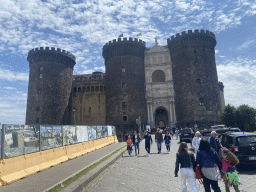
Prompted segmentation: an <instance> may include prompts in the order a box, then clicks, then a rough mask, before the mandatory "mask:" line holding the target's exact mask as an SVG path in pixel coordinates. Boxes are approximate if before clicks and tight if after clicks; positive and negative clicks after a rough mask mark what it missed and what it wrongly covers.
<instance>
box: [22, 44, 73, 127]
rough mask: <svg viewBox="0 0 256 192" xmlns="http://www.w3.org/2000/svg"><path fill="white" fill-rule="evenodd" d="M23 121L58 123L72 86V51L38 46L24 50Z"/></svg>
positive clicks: (27, 122)
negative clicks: (26, 67) (25, 96)
mask: <svg viewBox="0 0 256 192" xmlns="http://www.w3.org/2000/svg"><path fill="white" fill-rule="evenodd" d="M27 60H28V61H29V67H30V72H29V86H28V99H27V112H26V124H62V120H63V115H64V112H65V110H66V108H67V106H68V103H69V97H70V92H71V86H72V76H73V67H74V65H75V57H74V55H72V54H70V53H69V52H66V51H65V50H60V49H57V50H55V48H51V49H49V47H46V48H45V49H44V48H43V47H40V49H38V48H36V49H32V50H31V51H29V53H28V57H27Z"/></svg>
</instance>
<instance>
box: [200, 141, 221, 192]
mask: <svg viewBox="0 0 256 192" xmlns="http://www.w3.org/2000/svg"><path fill="white" fill-rule="evenodd" d="M196 163H197V164H199V166H200V169H201V172H202V177H203V182H204V189H205V192H210V191H211V188H210V186H211V187H212V189H213V190H214V192H221V190H220V187H219V185H218V169H219V170H221V168H222V163H221V161H220V158H219V156H218V154H217V152H216V151H215V150H213V149H212V148H211V146H210V143H209V142H208V141H207V140H204V139H202V140H201V141H200V145H199V149H198V151H197V156H196Z"/></svg>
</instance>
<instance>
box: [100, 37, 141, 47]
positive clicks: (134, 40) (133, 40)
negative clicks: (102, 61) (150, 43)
mask: <svg viewBox="0 0 256 192" xmlns="http://www.w3.org/2000/svg"><path fill="white" fill-rule="evenodd" d="M127 43H133V44H134V43H135V44H138V45H142V46H146V43H145V41H142V40H141V39H137V38H132V37H129V38H128V39H127V37H124V38H123V39H122V38H118V39H113V40H112V41H109V42H107V43H106V44H105V45H104V46H103V49H106V48H108V47H111V46H114V45H119V44H127Z"/></svg>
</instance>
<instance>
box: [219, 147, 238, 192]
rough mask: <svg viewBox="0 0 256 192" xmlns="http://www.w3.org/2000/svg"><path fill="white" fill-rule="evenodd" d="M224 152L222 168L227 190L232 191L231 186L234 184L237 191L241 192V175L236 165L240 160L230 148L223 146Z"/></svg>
mask: <svg viewBox="0 0 256 192" xmlns="http://www.w3.org/2000/svg"><path fill="white" fill-rule="evenodd" d="M221 153H222V157H223V159H222V169H221V176H222V178H223V181H224V183H225V187H226V192H230V186H233V187H234V189H235V191H236V192H239V191H240V190H239V188H238V186H239V185H240V184H241V181H240V178H239V175H238V174H237V171H236V165H238V164H239V160H238V158H237V157H236V155H235V154H234V153H232V152H231V151H230V150H228V149H226V148H223V147H222V149H221Z"/></svg>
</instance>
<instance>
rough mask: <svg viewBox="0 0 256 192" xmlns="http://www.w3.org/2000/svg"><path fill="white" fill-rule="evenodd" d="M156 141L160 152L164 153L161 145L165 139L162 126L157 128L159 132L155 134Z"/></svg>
mask: <svg viewBox="0 0 256 192" xmlns="http://www.w3.org/2000/svg"><path fill="white" fill-rule="evenodd" d="M155 141H156V143H157V150H158V153H162V151H161V147H162V143H163V142H164V140H163V135H162V132H161V131H160V128H157V132H156V134H155Z"/></svg>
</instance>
